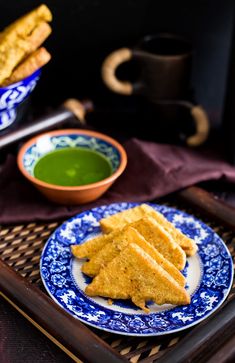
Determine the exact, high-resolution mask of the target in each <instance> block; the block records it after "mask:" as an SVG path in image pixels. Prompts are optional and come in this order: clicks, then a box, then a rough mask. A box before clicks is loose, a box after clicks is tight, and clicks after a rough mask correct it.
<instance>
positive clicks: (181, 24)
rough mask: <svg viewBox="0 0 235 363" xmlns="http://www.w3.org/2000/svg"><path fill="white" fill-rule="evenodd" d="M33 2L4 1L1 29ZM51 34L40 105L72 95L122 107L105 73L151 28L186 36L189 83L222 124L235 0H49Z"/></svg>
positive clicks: (38, 90)
mask: <svg viewBox="0 0 235 363" xmlns="http://www.w3.org/2000/svg"><path fill="white" fill-rule="evenodd" d="M40 3H41V2H40V1H36V0H35V1H34V0H20V1H16V0H15V1H13V0H8V1H2V0H1V1H0V28H4V27H5V26H6V25H8V24H9V23H10V22H12V21H13V20H15V19H16V18H17V17H19V16H21V15H23V14H24V13H26V12H28V11H30V10H31V9H33V8H34V7H36V6H38V5H39V4H40ZM45 3H46V4H47V5H48V7H49V8H50V9H51V11H52V13H53V23H52V27H53V33H52V35H51V36H50V38H49V39H48V40H47V42H46V44H45V45H46V47H47V49H48V50H49V51H50V52H51V54H52V57H53V58H52V61H51V62H50V64H48V65H47V66H46V67H45V68H44V70H43V76H42V78H41V80H40V82H39V84H38V86H37V88H36V90H35V92H34V94H33V100H34V102H35V103H39V104H42V105H52V106H54V105H56V104H59V103H60V102H62V101H63V100H64V99H66V98H68V97H78V98H85V97H86V98H88V97H89V98H92V99H93V100H94V101H95V103H96V104H97V105H101V106H102V107H107V108H109V107H111V108H112V107H113V108H114V109H115V107H122V105H126V104H127V103H128V102H129V100H128V98H127V97H123V96H118V95H116V94H112V93H111V92H110V91H109V90H107V89H106V88H105V86H104V85H103V83H102V80H101V76H100V67H101V64H102V61H103V60H104V58H105V57H106V55H108V54H109V53H110V52H111V51H112V50H114V49H117V48H119V47H122V46H132V45H134V44H135V43H137V41H138V39H139V38H140V37H142V36H143V35H146V34H151V33H157V32H162V31H167V32H174V33H177V34H182V35H184V36H186V37H187V38H188V39H189V40H191V41H192V43H193V46H194V50H195V52H194V59H193V75H192V85H193V88H194V91H195V98H196V100H197V101H198V102H199V103H201V104H202V105H203V106H204V107H205V108H206V110H207V111H208V113H209V116H210V118H211V120H212V122H213V123H214V124H218V123H220V120H221V114H222V107H223V101H224V92H225V82H226V75H227V63H228V55H229V47H230V42H231V32H232V23H233V13H234V5H235V4H234V1H233V0H226V1H221V0H190V1H188V0H178V1H175V0H164V1H158V0H119V1H117V0H112V1H110V0H59V1H55V0H50V1H45Z"/></svg>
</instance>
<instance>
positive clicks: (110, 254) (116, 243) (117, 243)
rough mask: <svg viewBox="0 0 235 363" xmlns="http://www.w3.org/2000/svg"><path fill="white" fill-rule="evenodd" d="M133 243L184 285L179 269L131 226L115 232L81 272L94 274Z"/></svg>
mask: <svg viewBox="0 0 235 363" xmlns="http://www.w3.org/2000/svg"><path fill="white" fill-rule="evenodd" d="M130 243H135V244H136V245H138V246H139V247H141V248H142V249H143V250H144V251H145V252H146V253H147V254H149V256H151V257H152V258H153V259H154V260H155V261H156V262H157V263H159V265H160V266H162V268H163V269H164V270H166V271H167V272H168V273H169V274H170V275H171V276H172V277H173V278H174V279H175V280H176V282H177V283H178V284H179V285H180V286H185V282H186V280H185V278H184V276H183V275H182V274H181V273H180V272H179V270H178V269H177V268H176V267H175V266H174V265H173V264H172V263H171V262H169V261H168V260H167V259H166V258H164V257H163V255H162V254H161V253H159V252H158V250H156V248H154V246H152V245H151V244H150V243H148V242H147V241H146V240H145V238H144V237H143V236H142V235H141V234H140V233H139V232H138V231H137V230H136V229H134V228H133V227H127V228H124V230H123V231H121V232H120V233H119V234H117V235H116V236H115V237H114V238H113V240H112V242H110V243H107V244H106V245H105V246H104V247H103V248H101V249H100V250H99V251H98V252H97V253H96V254H95V255H94V256H93V257H92V258H91V259H90V261H88V262H85V263H84V264H83V266H82V272H84V273H85V274H86V275H88V276H91V277H93V276H96V275H97V274H98V273H99V271H100V269H101V268H103V267H105V266H106V265H107V264H108V263H109V262H110V261H112V259H113V258H115V257H116V256H117V255H118V254H119V253H120V252H121V251H122V250H123V249H125V248H126V246H127V245H128V244H130Z"/></svg>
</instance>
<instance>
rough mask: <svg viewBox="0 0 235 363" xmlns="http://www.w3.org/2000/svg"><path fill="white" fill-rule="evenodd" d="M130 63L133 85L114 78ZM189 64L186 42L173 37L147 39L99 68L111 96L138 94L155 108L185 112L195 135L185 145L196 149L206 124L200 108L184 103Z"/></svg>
mask: <svg viewBox="0 0 235 363" xmlns="http://www.w3.org/2000/svg"><path fill="white" fill-rule="evenodd" d="M132 59H133V60H135V61H137V62H138V64H139V68H140V75H139V79H138V81H136V82H135V83H133V84H132V83H131V82H128V81H121V80H119V79H118V78H117V77H116V69H117V68H118V66H119V65H121V64H122V63H124V62H127V61H130V60H132ZM191 63H192V47H191V44H190V43H189V42H188V41H186V40H185V39H183V38H181V37H179V36H176V35H172V34H156V35H148V36H146V37H144V38H143V39H142V40H141V41H140V43H139V44H138V46H137V47H135V48H132V49H129V48H122V49H118V50H116V51H114V52H113V53H111V54H110V55H109V56H108V57H107V58H106V59H105V61H104V63H103V65H102V79H103V81H104V83H105V84H106V85H107V87H108V88H110V89H111V90H112V91H113V92H116V93H120V94H123V95H133V94H140V95H143V96H144V97H146V98H147V99H148V101H150V102H151V103H154V104H155V105H160V106H164V105H166V106H167V105H170V104H175V105H176V104H178V105H179V106H180V107H186V108H188V109H189V110H190V112H191V114H192V117H193V119H194V121H195V127H196V134H195V135H192V136H190V137H189V138H188V139H187V144H188V145H190V146H197V145H199V144H201V143H203V142H204V141H205V140H206V138H207V136H208V132H209V121H208V117H207V114H206V112H205V111H204V110H203V109H202V107H201V106H195V105H194V104H192V103H191V102H189V101H188V100H187V95H188V93H189V88H190V76H191Z"/></svg>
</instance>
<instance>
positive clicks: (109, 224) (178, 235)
mask: <svg viewBox="0 0 235 363" xmlns="http://www.w3.org/2000/svg"><path fill="white" fill-rule="evenodd" d="M144 217H152V218H153V219H154V220H155V222H156V223H158V224H159V225H160V226H161V227H162V228H164V230H165V231H166V232H167V233H168V234H169V235H170V236H171V237H172V238H173V240H174V241H175V242H176V243H178V244H179V246H180V247H181V248H182V249H183V250H184V251H185V253H186V254H187V255H188V256H192V255H194V254H195V253H196V251H197V245H196V243H195V242H194V241H193V240H192V239H191V238H189V237H187V236H185V235H184V234H183V233H182V232H181V231H180V230H178V229H177V228H175V227H174V225H173V224H172V223H171V222H169V221H168V220H167V219H166V218H165V217H164V216H163V215H162V214H161V213H159V212H157V211H156V210H155V209H153V208H152V207H151V206H150V205H147V204H141V205H140V206H137V207H134V208H131V209H127V210H124V211H122V212H120V213H116V214H114V215H112V216H109V217H107V218H103V219H101V220H100V226H101V229H102V231H103V232H104V233H110V232H112V231H113V230H114V229H116V228H123V227H124V226H125V225H126V224H129V223H133V222H135V221H138V220H140V219H141V218H144Z"/></svg>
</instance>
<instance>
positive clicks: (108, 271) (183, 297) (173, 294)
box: [85, 243, 190, 312]
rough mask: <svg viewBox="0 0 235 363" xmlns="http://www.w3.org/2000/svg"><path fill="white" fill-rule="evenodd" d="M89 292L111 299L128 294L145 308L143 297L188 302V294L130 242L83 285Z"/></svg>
mask: <svg viewBox="0 0 235 363" xmlns="http://www.w3.org/2000/svg"><path fill="white" fill-rule="evenodd" d="M85 292H86V293H87V294H88V295H89V296H97V295H99V296H104V297H109V298H112V299H128V298H131V299H132V301H133V303H134V304H136V305H137V306H139V307H140V308H141V309H143V310H144V311H146V312H149V309H148V308H147V307H146V306H145V301H147V300H152V301H154V302H156V303H157V304H159V305H162V304H165V303H169V304H178V305H183V304H189V303H190V297H189V295H188V293H187V292H186V290H185V289H184V288H183V287H181V286H180V285H179V284H178V283H177V282H176V281H175V280H174V279H173V278H172V277H171V276H170V275H169V274H168V272H166V271H165V270H164V269H163V268H162V267H161V266H160V265H159V264H158V263H157V262H156V261H154V259H153V258H152V257H150V256H149V255H148V254H147V253H146V252H145V251H144V250H143V249H142V248H141V247H139V246H137V245H136V244H133V243H130V244H129V245H128V246H127V247H126V248H125V249H124V250H122V251H121V252H120V254H119V255H117V256H116V257H115V258H114V259H113V260H112V261H111V262H110V263H109V264H108V265H107V266H106V267H104V268H103V269H102V270H101V271H100V273H99V274H98V275H97V276H96V277H95V278H94V279H93V281H92V282H91V284H89V285H88V286H87V287H86V290H85Z"/></svg>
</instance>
